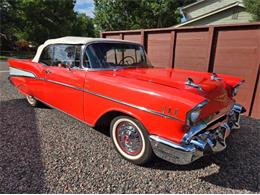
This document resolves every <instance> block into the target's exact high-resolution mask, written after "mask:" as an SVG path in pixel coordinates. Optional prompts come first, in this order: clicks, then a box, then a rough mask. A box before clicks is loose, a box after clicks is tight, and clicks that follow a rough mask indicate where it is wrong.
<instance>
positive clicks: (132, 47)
mask: <svg viewBox="0 0 260 195" xmlns="http://www.w3.org/2000/svg"><path fill="white" fill-rule="evenodd" d="M83 64H84V66H85V67H88V68H102V69H111V68H117V67H121V68H130V67H150V66H151V65H150V63H149V62H148V59H147V57H146V55H145V52H144V49H143V47H142V46H140V45H138V44H130V43H93V44H91V45H89V46H88V47H87V48H86V53H85V57H84V63H83Z"/></svg>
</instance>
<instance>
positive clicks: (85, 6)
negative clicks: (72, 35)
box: [74, 0, 94, 18]
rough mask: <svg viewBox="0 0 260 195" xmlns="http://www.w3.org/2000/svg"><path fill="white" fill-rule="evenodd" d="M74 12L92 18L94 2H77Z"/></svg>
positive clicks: (91, 0)
mask: <svg viewBox="0 0 260 195" xmlns="http://www.w3.org/2000/svg"><path fill="white" fill-rule="evenodd" d="M74 10H75V11H77V12H79V13H85V14H86V15H87V16H89V17H91V18H93V17H94V14H93V11H94V1H93V0H77V1H76V5H75V7H74Z"/></svg>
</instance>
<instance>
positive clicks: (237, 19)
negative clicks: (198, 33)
mask: <svg viewBox="0 0 260 195" xmlns="http://www.w3.org/2000/svg"><path fill="white" fill-rule="evenodd" d="M180 10H181V13H182V14H183V16H184V18H185V19H186V20H185V21H183V23H181V24H178V25H176V26H175V27H181V26H195V25H216V24H231V23H245V22H250V21H251V20H252V16H251V15H250V14H249V13H248V12H246V11H245V6H244V5H243V1H242V0H198V1H196V2H194V3H192V4H189V5H187V6H185V7H182V8H181V9H180Z"/></svg>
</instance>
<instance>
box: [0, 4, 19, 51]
mask: <svg viewBox="0 0 260 195" xmlns="http://www.w3.org/2000/svg"><path fill="white" fill-rule="evenodd" d="M20 10H21V1H19V0H1V1H0V21H1V22H0V38H1V41H0V47H1V48H5V49H10V48H11V47H12V44H13V42H15V41H16V36H15V33H16V32H17V31H19V29H20V28H21V27H22V26H23V22H22V21H23V20H22V13H21V11H20Z"/></svg>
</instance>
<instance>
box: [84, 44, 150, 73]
mask: <svg viewBox="0 0 260 195" xmlns="http://www.w3.org/2000/svg"><path fill="white" fill-rule="evenodd" d="M96 43H121V44H131V45H136V46H139V47H141V48H142V49H143V52H144V57H145V60H146V62H148V63H150V60H149V59H148V56H147V53H146V51H145V49H144V46H143V45H141V44H140V43H135V42H131V41H125V40H105V41H104V40H103V41H91V42H89V43H87V44H85V45H82V47H81V63H80V64H81V69H83V70H88V71H99V70H101V71H105V70H114V71H116V70H119V69H125V68H129V67H111V68H91V67H84V65H83V62H84V55H85V53H86V49H87V47H88V46H90V45H92V44H96ZM150 65H151V67H153V66H152V64H150ZM140 67H141V66H140ZM147 67H148V66H147ZM130 68H131V67H130ZM136 68H138V67H136ZM141 68H143V67H141ZM148 68H149V67H148Z"/></svg>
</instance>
